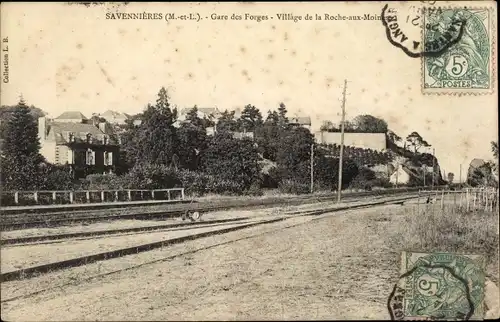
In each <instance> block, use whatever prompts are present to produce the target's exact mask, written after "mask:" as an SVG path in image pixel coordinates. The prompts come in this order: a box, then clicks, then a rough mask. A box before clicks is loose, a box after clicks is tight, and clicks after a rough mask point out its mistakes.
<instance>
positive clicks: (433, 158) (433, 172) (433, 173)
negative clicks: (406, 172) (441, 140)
mask: <svg viewBox="0 0 500 322" xmlns="http://www.w3.org/2000/svg"><path fill="white" fill-rule="evenodd" d="M435 150H436V149H434V148H432V190H434V176H435V171H434V167H435V161H434V160H435V157H434V152H435Z"/></svg>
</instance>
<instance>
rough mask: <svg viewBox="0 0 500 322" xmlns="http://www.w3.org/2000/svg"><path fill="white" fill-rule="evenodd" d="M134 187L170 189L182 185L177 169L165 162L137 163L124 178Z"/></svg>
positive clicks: (128, 184)
mask: <svg viewBox="0 0 500 322" xmlns="http://www.w3.org/2000/svg"><path fill="white" fill-rule="evenodd" d="M123 179H124V180H125V182H127V186H129V187H133V188H134V189H147V190H150V189H170V188H178V187H180V186H182V182H181V181H180V180H179V178H178V176H177V173H176V171H175V170H174V169H173V168H171V167H167V166H166V165H163V164H159V165H157V164H146V165H144V164H143V165H135V166H134V167H133V168H132V170H131V171H130V172H129V173H128V174H127V175H126V176H125V177H124V178H123Z"/></svg>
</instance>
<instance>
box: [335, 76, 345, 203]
mask: <svg viewBox="0 0 500 322" xmlns="http://www.w3.org/2000/svg"><path fill="white" fill-rule="evenodd" d="M346 88H347V79H346V80H344V92H343V93H342V121H341V122H340V155H339V184H338V187H337V202H340V197H341V193H340V192H341V190H342V161H343V159H344V119H345V92H346Z"/></svg>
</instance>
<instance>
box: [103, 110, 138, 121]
mask: <svg viewBox="0 0 500 322" xmlns="http://www.w3.org/2000/svg"><path fill="white" fill-rule="evenodd" d="M100 116H101V117H104V118H106V117H109V118H115V119H129V118H130V117H131V116H130V115H128V114H127V113H122V112H117V111H112V110H107V111H106V112H104V113H102V114H100Z"/></svg>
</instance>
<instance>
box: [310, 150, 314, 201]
mask: <svg viewBox="0 0 500 322" xmlns="http://www.w3.org/2000/svg"><path fill="white" fill-rule="evenodd" d="M313 192H314V142H313V143H311V193H313Z"/></svg>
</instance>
